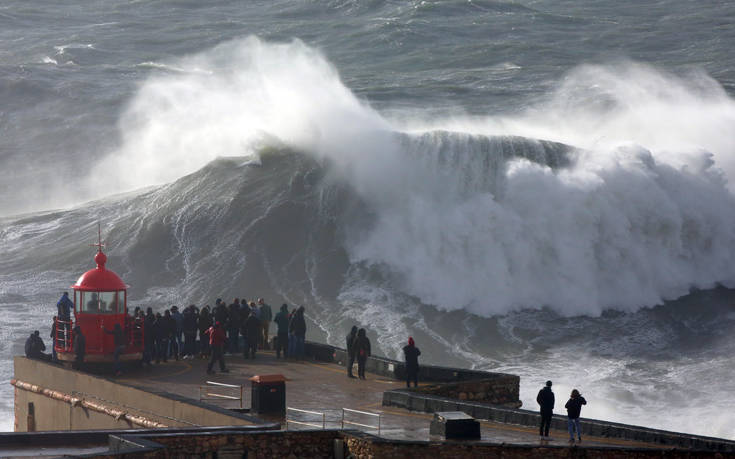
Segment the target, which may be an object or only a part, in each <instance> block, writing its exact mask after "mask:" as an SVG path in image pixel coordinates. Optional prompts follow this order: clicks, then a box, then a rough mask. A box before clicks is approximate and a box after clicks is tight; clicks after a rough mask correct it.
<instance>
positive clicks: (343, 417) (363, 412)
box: [342, 408, 382, 435]
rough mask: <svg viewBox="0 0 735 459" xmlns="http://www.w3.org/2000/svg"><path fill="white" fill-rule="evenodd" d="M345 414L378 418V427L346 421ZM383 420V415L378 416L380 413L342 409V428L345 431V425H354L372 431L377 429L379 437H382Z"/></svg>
mask: <svg viewBox="0 0 735 459" xmlns="http://www.w3.org/2000/svg"><path fill="white" fill-rule="evenodd" d="M345 413H354V414H358V415H361V416H372V417H377V418H378V425H377V426H376V425H372V424H362V423H359V422H354V421H348V420H345ZM381 418H382V415H381V414H378V413H370V412H368V411H359V410H353V409H350V408H342V428H343V429H344V428H345V424H349V425H353V426H359V427H365V428H367V429H371V430H374V429H377V430H378V435H380V427H381Z"/></svg>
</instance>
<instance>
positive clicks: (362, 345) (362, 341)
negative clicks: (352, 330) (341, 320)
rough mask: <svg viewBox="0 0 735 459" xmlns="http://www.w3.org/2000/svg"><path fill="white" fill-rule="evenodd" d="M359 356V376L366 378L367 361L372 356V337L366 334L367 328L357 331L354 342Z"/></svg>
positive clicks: (353, 345)
mask: <svg viewBox="0 0 735 459" xmlns="http://www.w3.org/2000/svg"><path fill="white" fill-rule="evenodd" d="M352 347H353V349H354V350H355V355H356V356H357V376H358V377H359V378H360V379H365V362H367V358H368V357H370V339H368V337H367V335H366V334H365V329H364V328H361V329H359V330H358V331H357V336H356V337H355V342H354V343H353V344H352Z"/></svg>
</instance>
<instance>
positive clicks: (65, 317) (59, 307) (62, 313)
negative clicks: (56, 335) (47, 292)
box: [56, 292, 74, 348]
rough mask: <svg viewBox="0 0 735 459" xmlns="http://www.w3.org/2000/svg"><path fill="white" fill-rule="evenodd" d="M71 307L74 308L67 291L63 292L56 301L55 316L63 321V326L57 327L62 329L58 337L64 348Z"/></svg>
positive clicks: (67, 337)
mask: <svg viewBox="0 0 735 459" xmlns="http://www.w3.org/2000/svg"><path fill="white" fill-rule="evenodd" d="M72 309H74V303H73V302H72V301H71V300H70V299H69V292H64V293H63V294H62V295H61V298H59V301H58V302H57V303H56V316H57V317H58V318H59V320H60V321H61V322H62V323H63V326H62V327H59V328H60V330H61V331H62V333H61V336H60V338H61V342H62V343H63V346H64V348H66V346H67V341H68V340H69V329H70V328H71V311H72Z"/></svg>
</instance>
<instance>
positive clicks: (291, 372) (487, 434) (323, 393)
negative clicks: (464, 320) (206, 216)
mask: <svg viewBox="0 0 735 459" xmlns="http://www.w3.org/2000/svg"><path fill="white" fill-rule="evenodd" d="M225 360H226V362H227V367H228V369H229V370H230V373H219V372H217V373H216V374H214V375H208V374H207V373H206V367H207V361H206V360H203V359H190V360H179V361H169V362H167V363H163V362H162V363H161V364H158V365H156V364H154V365H153V366H152V367H144V368H135V369H131V370H129V371H127V372H125V373H124V374H123V375H122V376H120V377H118V378H117V380H118V381H119V382H121V383H124V384H129V385H132V386H137V387H141V388H144V389H152V390H164V391H166V392H170V393H173V394H178V395H181V396H184V397H188V398H191V399H194V400H198V399H199V396H200V386H202V385H205V384H206V382H207V381H214V382H218V383H224V384H231V385H243V386H244V389H243V406H244V407H245V408H249V407H250V398H251V397H250V390H251V389H250V381H249V378H250V377H252V376H255V375H266V374H280V375H283V376H284V377H285V378H286V405H287V406H288V407H291V408H297V409H300V410H309V411H316V412H320V413H324V418H322V416H319V415H303V417H299V416H300V415H298V413H296V416H295V418H296V419H300V420H302V421H305V422H309V423H314V424H318V425H320V426H321V424H322V421H323V419H324V421H325V427H326V428H340V427H341V426H342V425H341V421H342V408H349V409H353V410H360V411H368V412H373V413H380V414H381V420H380V422H381V429H380V434H379V436H381V437H384V438H389V439H397V440H430V439H433V438H431V437H430V435H429V423H430V421H431V419H432V418H433V415H431V414H428V413H421V412H412V411H408V410H404V409H400V408H394V407H384V406H382V396H383V392H384V391H386V390H390V389H396V388H400V387H403V386H404V385H405V382H403V381H396V380H392V379H389V378H386V377H382V376H377V375H374V374H370V373H367V374H366V376H367V380H359V379H349V378H348V377H347V375H346V369H345V368H344V367H343V366H340V365H337V364H333V363H323V362H316V361H310V360H305V361H290V360H289V361H284V360H277V359H276V358H275V353H274V352H272V351H260V352H259V353H258V355H257V358H256V359H255V360H251V359H248V360H245V359H243V358H242V356H241V355H237V356H235V355H232V356H226V357H225ZM207 403H212V404H216V405H218V406H221V407H223V408H233V409H236V408H239V405H240V403H239V402H238V401H233V400H224V401H221V402H220V401H214V402H213V401H207ZM254 415H255V416H258V417H260V418H262V419H265V420H267V421H273V422H280V423H281V424H282V427H283V428H284V429H285V428H286V427H287V426H286V425H285V422H284V419H283V418H282V417H272V416H264V415H257V414H254ZM290 416H291V415H290ZM350 416H351V417H350V418H349V419H350V420H353V421H355V422H359V423H364V424H368V425H373V424H377V420H376V419H375V418H371V417H370V416H364V417H361V415H359V414H354V413H350ZM480 422H481V435H482V440H483V441H489V442H494V443H510V444H522V445H525V444H528V445H539V443H540V439H539V437H538V430H537V428H535V427H527V426H520V425H512V424H502V423H497V422H487V421H480ZM345 427H346V428H356V427H355V426H354V425H350V426H345ZM288 428H290V429H299V428H304V426H301V425H298V424H289V426H288ZM306 428H309V427H306ZM358 429H360V428H358ZM361 430H365V431H366V432H370V433H372V434H375V435H378V432H377V430H370V429H365V428H362V429H361ZM567 438H568V434H567V432H565V431H560V430H557V431H554V430H552V431H551V441H549V442H545V444H549V445H552V446H560V445H567ZM578 446H581V447H584V446H598V447H599V446H605V447H626V448H631V447H637V448H655V449H662V448H663V449H665V447H662V445H660V444H650V443H643V442H636V441H629V440H623V439H617V438H599V437H584V438H583V443H582V444H579V445H578Z"/></svg>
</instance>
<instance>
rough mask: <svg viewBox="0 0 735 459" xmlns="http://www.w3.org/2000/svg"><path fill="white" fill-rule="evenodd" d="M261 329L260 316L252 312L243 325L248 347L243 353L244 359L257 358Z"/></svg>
mask: <svg viewBox="0 0 735 459" xmlns="http://www.w3.org/2000/svg"><path fill="white" fill-rule="evenodd" d="M260 327H261V322H260V319H258V316H257V315H256V314H255V313H254V312H251V313H250V315H249V316H248V318H247V319H245V323H244V324H243V332H244V334H245V341H246V343H247V347H245V350H244V352H243V358H245V359H247V358H248V357H250V358H251V359H254V358H255V351H256V350H257V349H258V343H259V342H260V337H261V328H260Z"/></svg>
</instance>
